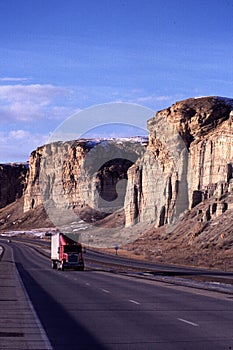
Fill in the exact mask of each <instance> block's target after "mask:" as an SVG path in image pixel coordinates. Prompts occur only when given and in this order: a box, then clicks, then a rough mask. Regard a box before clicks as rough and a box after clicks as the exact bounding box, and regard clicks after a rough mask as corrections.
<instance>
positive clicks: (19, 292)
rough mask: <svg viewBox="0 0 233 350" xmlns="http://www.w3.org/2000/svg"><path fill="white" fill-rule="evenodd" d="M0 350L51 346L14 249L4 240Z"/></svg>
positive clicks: (0, 249)
mask: <svg viewBox="0 0 233 350" xmlns="http://www.w3.org/2000/svg"><path fill="white" fill-rule="evenodd" d="M0 349H1V350H2V349H7V350H21V349H24V350H25V349H29V350H39V349H40V350H45V349H52V347H51V345H50V342H49V340H48V338H47V336H46V334H45V332H44V329H43V327H42V326H41V323H40V320H39V319H38V317H37V314H36V313H35V310H34V308H33V305H32V304H31V301H30V299H29V297H28V295H27V292H26V290H25V288H24V285H23V283H22V281H21V278H20V276H19V274H18V271H17V269H16V267H15V263H14V256H13V251H12V249H11V247H10V245H7V244H4V243H2V242H1V241H0Z"/></svg>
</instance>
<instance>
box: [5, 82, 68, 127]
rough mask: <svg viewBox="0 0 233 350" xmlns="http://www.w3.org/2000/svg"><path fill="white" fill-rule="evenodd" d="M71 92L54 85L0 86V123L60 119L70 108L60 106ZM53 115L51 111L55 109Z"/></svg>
mask: <svg viewBox="0 0 233 350" xmlns="http://www.w3.org/2000/svg"><path fill="white" fill-rule="evenodd" d="M71 94H72V91H71V90H69V89H68V88H64V87H60V86H55V85H50V84H47V85H40V84H31V85H23V84H16V85H2V86H0V121H9V120H11V121H14V120H15V121H21V122H30V121H33V120H35V119H37V120H38V119H39V120H42V119H45V118H48V119H49V118H51V117H52V118H53V117H55V118H58V119H59V118H62V117H64V113H65V112H66V113H70V112H71V110H70V108H66V107H65V106H63V105H62V104H61V101H62V100H65V99H68V97H69V96H70V95H71ZM55 106H56V109H55V112H56V113H55V115H53V114H52V113H51V111H52V110H53V109H54V108H55Z"/></svg>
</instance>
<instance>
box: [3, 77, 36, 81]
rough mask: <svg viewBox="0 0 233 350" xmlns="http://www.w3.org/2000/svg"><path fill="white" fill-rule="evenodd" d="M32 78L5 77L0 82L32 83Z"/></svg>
mask: <svg viewBox="0 0 233 350" xmlns="http://www.w3.org/2000/svg"><path fill="white" fill-rule="evenodd" d="M30 80H31V78H24V77H3V78H0V81H2V82H24V81H30Z"/></svg>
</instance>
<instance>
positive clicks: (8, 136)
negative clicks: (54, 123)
mask: <svg viewBox="0 0 233 350" xmlns="http://www.w3.org/2000/svg"><path fill="white" fill-rule="evenodd" d="M47 140H48V135H43V134H39V133H37V134H32V133H30V132H28V131H27V130H23V129H18V130H11V131H9V132H0V163H8V162H20V161H27V160H28V159H29V156H30V153H31V152H32V151H33V150H34V149H36V148H37V147H38V146H41V145H44V144H45V143H46V142H47Z"/></svg>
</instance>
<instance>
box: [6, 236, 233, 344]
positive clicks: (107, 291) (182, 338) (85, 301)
mask: <svg viewBox="0 0 233 350" xmlns="http://www.w3.org/2000/svg"><path fill="white" fill-rule="evenodd" d="M10 246H11V247H12V249H13V251H14V259H15V263H16V266H17V269H18V271H19V273H20V276H21V278H22V280H23V283H24V285H25V288H26V290H27V292H28V295H29V297H30V299H31V302H32V304H33V306H34V308H35V311H36V313H37V315H38V317H39V319H40V321H41V324H42V326H43V327H44V330H45V331H46V333H47V336H48V339H49V341H50V343H51V345H52V347H53V349H54V350H64V349H66V348H67V349H70V350H89V349H90V350H92V349H93V350H105V349H109V350H116V349H117V350H118V349H120V350H126V349H127V350H131V349H132V350H144V349H146V350H150V349H155V350H176V349H177V350H182V349H185V350H187V349H188V350H192V349H193V350H202V349H203V350H208V349H211V350H213V349H216V350H218V349H233V296H232V295H224V294H220V293H215V292H207V291H201V290H195V289H191V288H187V287H178V286H173V285H169V284H162V283H160V282H156V281H146V280H138V279H134V278H133V277H127V276H121V275H117V274H111V273H106V272H100V271H92V270H87V271H84V272H76V271H63V272H62V271H57V270H52V269H51V266H50V265H51V264H50V260H49V259H48V258H47V257H46V256H43V255H41V254H39V253H38V252H37V251H35V250H34V249H33V248H31V247H28V246H26V245H24V244H22V243H20V242H12V243H11V244H10Z"/></svg>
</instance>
